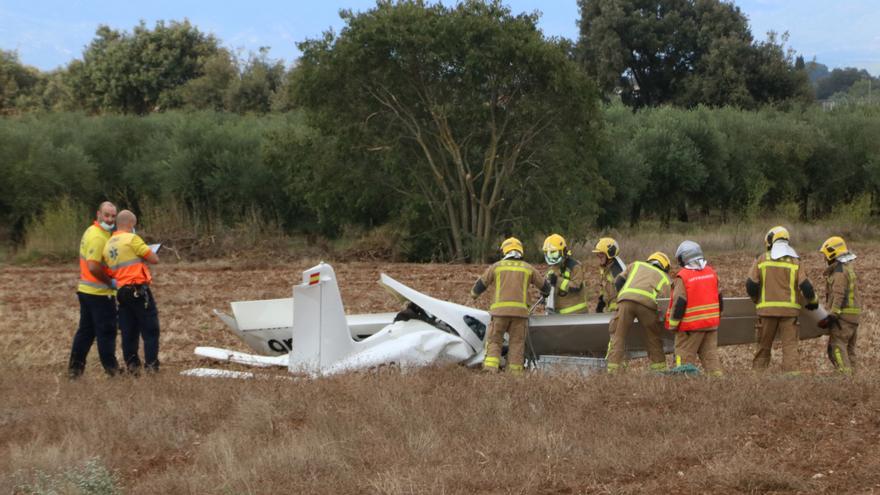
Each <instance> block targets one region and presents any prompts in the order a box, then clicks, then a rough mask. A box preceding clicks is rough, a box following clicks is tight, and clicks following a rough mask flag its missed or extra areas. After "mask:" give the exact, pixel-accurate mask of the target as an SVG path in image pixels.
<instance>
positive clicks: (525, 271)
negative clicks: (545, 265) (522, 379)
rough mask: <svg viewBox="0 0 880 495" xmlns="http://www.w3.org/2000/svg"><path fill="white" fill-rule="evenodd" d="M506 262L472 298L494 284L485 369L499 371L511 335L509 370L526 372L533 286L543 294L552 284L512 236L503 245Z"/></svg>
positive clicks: (494, 269)
mask: <svg viewBox="0 0 880 495" xmlns="http://www.w3.org/2000/svg"><path fill="white" fill-rule="evenodd" d="M501 253H502V256H503V259H502V260H501V261H499V262H497V263H495V264H493V265H491V266H490V267H489V268H487V269H486V271H485V272H483V275H482V276H481V277H480V278H479V279H478V280H477V281H476V283H475V284H474V287H473V289H471V297H473V298H474V299H476V298H478V297H479V296H480V294H482V293H483V292H485V291H486V289H488V288H489V287H492V286H493V285H494V287H495V289H494V291H493V293H494V299H493V302H492V304H491V305H490V306H489V314H491V315H492V321H491V323H489V333H488V335H487V336H486V358H485V359H484V360H483V369H485V370H489V371H498V370H499V368H500V366H501V346H502V343H503V341H504V334H505V332H506V333H507V334H508V344H509V346H508V352H507V371H510V372H512V373H522V371H523V364H524V362H525V343H526V333H527V332H528V329H529V285H530V284H531V285H533V286H535V287H536V288H538V290H540V291H541V293H542V294H543V295H545V296H546V295H547V294H549V293H550V284H549V283H548V282H547V281H546V280H544V277H542V276H541V274H540V272H538V270H536V269H535V268H534V267H532V265H530V264H528V263H526V262H525V261H522V259H521V258H522V255H523V246H522V243H521V242H520V241H519V239H516V238H515V237H510V238H508V239H506V240H505V241H504V242H503V243H501Z"/></svg>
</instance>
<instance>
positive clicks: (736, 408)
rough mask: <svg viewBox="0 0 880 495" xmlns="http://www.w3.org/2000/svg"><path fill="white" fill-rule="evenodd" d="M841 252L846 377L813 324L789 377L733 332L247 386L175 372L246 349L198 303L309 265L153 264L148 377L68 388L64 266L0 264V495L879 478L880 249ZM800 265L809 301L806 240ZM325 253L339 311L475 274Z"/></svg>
mask: <svg viewBox="0 0 880 495" xmlns="http://www.w3.org/2000/svg"><path fill="white" fill-rule="evenodd" d="M856 248H857V249H856V251H857V252H858V253H859V255H860V259H859V260H858V261H857V271H858V274H859V278H860V287H861V291H862V296H863V297H862V299H863V304H864V306H865V307H866V312H865V313H864V316H863V323H862V325H861V328H860V335H859V373H858V375H857V376H856V377H855V378H841V377H838V376H836V375H835V374H834V373H833V372H832V370H831V366H830V363H829V362H828V360H827V357H826V356H825V339H824V338H823V339H817V340H811V341H806V342H802V343H801V356H802V364H803V368H804V371H805V373H804V375H802V376H800V377H797V378H785V377H783V376H781V373H780V369H779V360H780V357H779V352H778V349H777V351H776V352H775V353H774V362H773V366H772V367H771V370H770V371H769V372H768V373H767V374H765V375H753V374H752V373H751V372H750V371H749V366H750V362H751V356H752V352H753V349H752V347H751V346H738V347H732V348H726V349H724V350H723V353H722V356H723V360H724V365H725V367H726V370H727V372H728V375H727V377H725V378H723V379H717V380H709V379H705V378H692V377H690V378H689V377H659V376H653V375H650V374H647V373H645V372H643V371H642V368H643V366H641V365H642V364H643V363H640V362H638V361H635V362H633V363H632V367H631V369H630V371H629V372H628V373H626V374H625V375H623V376H615V377H606V376H592V377H589V378H583V377H579V376H568V375H539V376H527V377H522V378H511V377H507V376H503V375H502V376H486V375H483V374H481V373H478V372H475V371H471V370H466V369H463V368H460V367H456V366H452V367H447V368H439V369H428V370H422V371H418V372H411V373H404V374H401V373H400V372H398V371H397V370H395V369H393V368H392V369H382V370H377V371H374V372H368V373H360V374H353V375H348V376H342V377H335V378H330V379H320V380H292V379H289V378H288V377H287V375H286V373H284V372H283V371H280V370H279V371H277V372H272V371H269V372H266V373H267V374H268V375H269V376H270V377H271V378H266V379H254V380H226V379H198V378H189V377H182V376H179V375H178V374H177V372H178V371H180V370H182V369H187V368H191V367H197V366H211V367H224V366H222V365H219V366H218V365H217V364H216V363H213V362H208V361H203V360H200V359H198V358H196V357H195V356H193V354H192V349H193V348H194V347H195V346H197V345H213V346H217V347H226V348H231V349H238V350H242V351H246V352H247V351H248V349H247V348H246V347H245V346H244V345H243V344H241V343H240V342H239V341H238V339H237V338H235V337H234V336H233V335H232V334H231V333H229V332H227V331H226V330H225V329H224V327H223V324H222V323H221V322H220V321H219V320H218V319H217V318H216V317H214V316H213V315H212V314H211V310H212V309H215V308H216V309H221V310H224V311H228V310H229V308H228V303H229V302H230V301H239V300H254V299H269V298H282V297H289V296H290V294H291V286H292V285H293V284H294V283H298V282H299V281H300V279H301V272H302V270H305V269H307V268H309V267H310V266H313V265H314V264H315V263H317V261H318V260H316V259H294V260H291V261H289V262H286V263H285V264H283V265H281V266H278V265H270V264H268V263H267V262H264V261H261V260H259V259H245V260H220V261H211V262H200V263H173V264H165V265H161V266H159V267H157V268H156V269H154V278H155V283H154V293H155V296H156V298H157V301H158V305H159V310H160V318H161V325H162V339H161V355H160V357H161V361H162V372H161V374H160V375H158V376H154V377H141V378H132V377H118V378H116V379H107V378H105V377H104V376H103V375H102V373H101V371H100V369H99V367H98V365H97V353H96V351H94V350H93V351H92V354H91V355H90V366H89V368H88V369H87V372H86V376H85V377H84V379H82V380H79V381H78V382H75V383H69V382H68V381H67V379H66V377H65V369H66V362H67V357H68V352H69V346H70V341H71V338H72V335H73V332H74V331H75V328H76V324H77V321H78V305H77V301H76V295H75V285H76V278H77V273H76V266H75V265H74V264H70V265H56V266H30V267H8V266H7V267H2V268H0V369H2V371H3V373H0V397H2V400H0V475H2V476H0V492H4V493H9V492H16V491H18V492H23V493H26V492H28V491H36V488H38V487H39V486H49V485H51V484H52V483H55V484H56V485H58V484H59V483H60V484H63V483H67V484H68V485H70V484H71V483H74V481H71V480H72V479H73V478H71V477H70V473H81V472H83V470H85V469H86V468H85V467H84V466H85V463H86V462H87V461H89V460H90V459H91V460H93V462H97V463H100V465H102V466H105V467H106V468H107V469H108V470H109V471H110V472H112V473H113V475H114V476H115V477H116V482H117V485H118V486H119V487H120V488H121V489H123V490H124V491H125V492H126V493H157V492H160V493H216V492H230V493H268V492H279V491H285V492H300V493H312V492H337V493H436V492H445V493H474V492H478V493H545V492H546V493H560V492H561V493H645V492H659V491H661V490H662V491H668V490H674V491H676V492H680V493H701V492H713V493H774V492H776V493H782V492H785V493H794V492H800V493H844V492H859V493H870V492H875V491H880V447H878V446H880V394H878V392H880V381H878V378H880V372H878V364H880V353H878V350H877V349H878V347H877V343H878V342H877V341H878V336H877V326H878V324H877V316H876V313H875V311H874V309H873V308H876V307H877V300H878V292H880V291H878V289H880V287H878V282H877V280H878V275H880V273H878V272H880V264H878V263H877V262H876V261H874V260H876V259H877V255H878V254H880V245H864V246H856ZM645 254H647V253H645ZM752 259H753V254H749V253H742V252H737V253H727V254H721V255H717V256H714V257H713V258H712V259H711V260H710V262H712V264H713V265H714V266H715V267H716V269H717V270H718V272H719V274H720V277H721V281H722V288H723V290H724V293H725V294H726V295H729V296H742V295H744V288H743V281H744V279H745V276H746V273H747V270H748V268H749V266H750V264H751V260H752ZM583 261H584V262H585V263H586V264H588V265H590V266H592V263H593V258H592V256H591V255H590V256H584V260H583ZM627 261H631V260H630V259H628V260H627ZM804 262H805V266H806V269H807V272H808V274H809V275H810V277H811V279H812V280H813V281H814V283H815V285H816V286H817V288H818V289H819V291H820V294H824V279H823V277H822V269H823V263H822V261H821V259H820V258H819V255H818V254H815V253H809V254H805V255H804ZM332 264H333V267H334V269H335V270H336V273H337V275H338V278H339V284H340V288H341V290H342V297H343V300H344V302H345V305H346V311H347V312H349V313H367V312H380V311H395V310H398V309H400V307H399V305H398V303H396V302H395V301H394V300H393V299H392V298H391V297H390V296H389V295H388V294H387V293H386V292H385V291H384V290H382V288H381V287H380V286H379V285H378V283H377V281H378V279H379V274H380V273H382V272H384V273H388V274H389V275H391V276H392V277H394V278H396V279H398V280H400V281H401V282H403V283H405V284H407V285H409V286H411V287H413V288H415V289H417V290H420V291H422V292H424V293H427V294H429V295H432V296H435V297H439V298H443V299H447V300H450V301H454V302H458V303H462V304H472V303H471V302H470V298H469V296H468V292H469V290H470V287H471V284H472V283H473V281H474V280H475V279H476V277H477V276H478V275H479V274H480V272H481V271H482V269H483V268H484V267H483V266H478V265H457V264H403V263H384V262H375V263H373V262H370V263H367V262H333V263H332ZM540 268H544V267H543V266H540ZM591 271H592V268H591ZM595 287H596V285H595V283H592V284H591V285H590V286H589V288H588V290H589V291H590V292H591V294H593V295H595ZM478 304H480V305H482V307H486V306H487V305H488V296H484V297H483V298H482V299H481V300H480V301H479V303H478ZM225 367H227V368H229V369H240V368H235V367H231V366H225ZM59 480H61V481H59ZM65 480H66V481H65ZM41 483H42V485H40V484H41ZM74 484H75V483H74ZM53 486H54V485H53ZM59 486H60V485H59ZM65 486H67V485H65ZM35 487H36V488H35Z"/></svg>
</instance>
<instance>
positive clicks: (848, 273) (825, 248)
mask: <svg viewBox="0 0 880 495" xmlns="http://www.w3.org/2000/svg"><path fill="white" fill-rule="evenodd" d="M819 251H821V252H822V254H823V255H824V256H825V261H827V262H828V268H827V269H826V270H825V280H826V285H825V308H826V309H827V310H828V316H827V317H825V318H824V319H823V320H822V321H820V322H819V326H820V327H821V328H828V329H829V330H830V331H831V334H830V335H829V336H828V357H829V358H830V359H831V362H832V363H833V364H834V366H835V368H837V370H838V371H840V372H841V373H846V374H852V373H853V371H855V368H856V334H857V333H858V329H859V314H860V313H861V309H860V306H859V291H858V288H857V286H856V272H855V270H854V269H853V266H852V265H853V260H855V259H856V255H855V254H854V253H852V252H850V250H849V249H847V247H846V242H845V241H844V240H843V238H842V237H838V236H834V237H829V238H828V240H826V241H825V242H824V243H823V244H822V247H821V248H820V249H819Z"/></svg>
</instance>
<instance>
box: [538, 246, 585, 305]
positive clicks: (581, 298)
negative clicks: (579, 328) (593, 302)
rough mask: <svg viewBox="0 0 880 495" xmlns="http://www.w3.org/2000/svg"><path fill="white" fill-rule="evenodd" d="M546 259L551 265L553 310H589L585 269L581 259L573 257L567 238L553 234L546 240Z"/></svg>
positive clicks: (549, 271)
mask: <svg viewBox="0 0 880 495" xmlns="http://www.w3.org/2000/svg"><path fill="white" fill-rule="evenodd" d="M543 251H544V260H546V261H547V264H548V265H550V266H549V269H548V273H547V281H548V282H550V287H552V288H553V307H552V308H549V307H548V312H549V311H552V312H555V313H559V314H561V315H569V314H578V313H586V312H587V309H588V308H587V290H586V284H585V283H584V269H583V266H582V265H581V263H580V262H579V261H577V260H576V259H574V258H572V257H571V250H569V249H568V246H567V245H566V244H565V239H564V238H563V237H562V236H561V235H559V234H552V235H550V236H548V237H547V239H545V240H544V249H543Z"/></svg>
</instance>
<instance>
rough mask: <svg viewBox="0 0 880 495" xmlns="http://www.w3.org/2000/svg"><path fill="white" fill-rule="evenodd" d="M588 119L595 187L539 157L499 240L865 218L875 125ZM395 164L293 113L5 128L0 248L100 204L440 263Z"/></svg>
mask: <svg viewBox="0 0 880 495" xmlns="http://www.w3.org/2000/svg"><path fill="white" fill-rule="evenodd" d="M604 117H605V118H604V121H605V124H604V128H603V129H602V132H601V135H600V143H599V144H598V145H593V148H592V149H593V156H594V159H595V161H596V162H598V164H599V170H598V173H597V172H596V171H595V169H594V168H593V167H592V166H585V167H583V168H581V167H580V166H579V164H580V163H584V162H583V161H582V160H581V159H580V158H579V157H578V156H574V151H573V150H575V149H583V148H578V147H576V146H572V145H571V143H568V142H567V141H564V140H555V141H548V142H547V143H545V145H544V146H541V147H539V149H540V153H541V154H542V156H541V157H539V158H540V160H541V161H542V162H549V161H555V162H556V163H564V164H566V167H554V168H552V169H547V170H546V171H544V173H537V174H533V175H532V176H531V178H530V179H529V181H528V182H523V183H517V184H516V187H515V191H517V192H515V193H514V194H516V195H517V196H516V197H517V201H515V202H513V203H512V206H511V207H510V208H509V209H507V210H505V211H504V212H503V214H504V215H505V216H504V221H503V226H504V230H505V231H508V232H511V233H516V234H517V235H520V236H522V237H523V238H526V239H528V238H532V237H536V236H537V237H540V236H541V235H543V234H546V233H547V232H549V231H561V232H564V233H565V234H566V235H567V236H569V237H570V238H572V239H579V238H583V237H585V236H587V235H588V233H589V232H591V231H592V230H593V229H595V228H597V227H598V228H613V227H617V226H623V225H624V224H626V223H630V222H637V221H638V220H640V219H650V220H656V221H660V222H661V223H666V224H668V223H669V222H671V221H690V222H695V221H696V222H707V221H708V222H717V221H738V220H742V219H753V218H756V217H761V216H767V215H768V214H775V213H783V212H786V214H787V215H789V216H790V217H791V216H799V217H801V218H800V220H803V221H811V220H815V219H821V218H829V219H841V218H857V219H858V221H860V222H866V221H869V220H870V219H871V218H873V217H874V216H875V215H876V214H877V212H878V194H877V193H878V188H880V140H878V139H877V136H880V108H877V107H870V106H864V107H855V106H851V107H845V108H843V109H840V110H836V111H830V112H823V111H821V110H819V109H814V110H809V111H805V112H779V111H774V110H762V111H758V112H747V111H740V110H734V109H729V108H725V109H717V110H715V109H707V108H696V109H693V110H680V109H672V108H659V109H650V110H644V111H641V112H638V113H633V112H631V111H630V110H629V109H627V108H625V107H623V106H620V105H612V106H609V107H606V108H605V110H604ZM410 159H411V157H407V156H405V155H400V154H395V153H375V152H372V151H369V150H366V151H365V150H363V149H358V148H354V147H351V146H347V143H346V142H344V141H343V140H341V139H340V138H338V137H336V138H331V137H327V136H326V135H324V134H322V133H321V132H319V131H317V130H316V129H313V128H311V127H309V126H308V125H307V124H306V121H305V119H304V118H303V116H302V115H301V114H300V113H297V112H291V113H287V114H272V115H264V116H241V115H236V114H225V113H214V112H196V113H185V112H169V113H164V114H154V115H150V116H146V117H136V116H121V115H107V116H86V115H83V114H79V113H48V114H30V115H26V116H21V117H5V118H2V119H0V223H2V224H3V225H2V227H3V228H2V229H0V231H2V232H5V233H6V234H4V235H10V236H11V237H12V240H13V241H14V242H15V243H17V244H18V245H20V246H23V245H24V243H25V241H24V233H25V231H26V230H27V229H28V227H29V226H30V230H31V235H30V241H31V248H32V249H30V250H32V251H41V250H47V249H48V250H51V248H50V247H48V245H46V244H45V242H44V241H45V239H47V238H48V236H51V231H53V230H58V229H62V227H60V226H59V225H58V219H59V218H70V217H71V216H72V214H71V212H76V213H75V216H76V217H77V218H79V217H80V216H82V217H83V218H82V219H81V221H78V223H81V224H82V225H79V226H77V227H76V228H75V229H73V230H75V231H79V229H81V228H82V227H83V226H84V225H85V224H86V223H87V222H88V221H89V218H90V217H91V215H92V213H91V212H93V211H94V210H95V208H96V207H97V205H98V203H99V202H100V201H102V200H104V199H110V200H112V201H114V202H116V203H118V204H119V205H120V207H128V208H133V209H134V210H135V211H136V212H137V213H144V212H149V215H148V216H146V217H144V218H143V221H144V222H145V223H150V222H152V223H155V224H156V225H157V227H159V230H162V229H171V230H174V232H173V235H174V236H177V237H182V236H183V235H184V234H183V233H182V232H181V231H182V230H185V229H186V228H187V224H191V225H189V227H191V230H192V233H193V234H192V235H193V236H198V235H209V234H212V233H213V232H214V231H216V230H217V229H221V228H223V227H224V226H226V227H228V228H230V229H237V228H238V229H240V228H241V225H243V222H244V223H247V222H248V220H247V219H248V218H254V217H255V216H259V217H260V218H261V221H262V222H264V223H263V224H262V225H264V227H261V228H273V229H276V228H277V229H281V230H283V233H288V234H291V233H295V234H308V235H311V234H316V235H320V236H322V237H330V238H332V237H337V236H340V235H344V233H345V232H352V231H359V230H358V229H361V231H362V230H364V229H366V230H369V229H372V228H375V227H378V226H381V225H390V226H392V231H393V232H395V234H396V236H395V238H396V240H395V241H394V242H395V243H399V246H395V252H397V253H400V255H401V256H403V257H406V258H409V259H422V260H425V259H438V258H443V257H445V256H447V255H448V246H446V247H445V246H444V245H443V241H438V239H442V238H444V233H443V231H442V228H443V227H442V222H438V221H437V219H436V218H435V217H434V216H433V215H434V213H433V212H432V210H431V208H430V207H429V205H428V204H427V203H426V202H425V201H424V198H421V197H420V195H419V194H417V193H416V192H415V191H414V190H407V189H406V188H405V187H402V186H401V181H400V180H398V179H399V177H395V176H393V175H392V174H393V173H394V171H399V170H400V168H401V167H404V166H406V163H407V160H410ZM551 170H552V172H551ZM62 198H64V199H63V201H62ZM59 201H61V202H60V203H59ZM59 204H62V205H63V206H64V207H63V208H62V209H63V210H64V211H60V210H59V211H56V210H58V208H59V206H58V205H59ZM596 204H598V205H599V208H598V209H596V207H595V205H596ZM169 205H170V206H169ZM166 210H167V211H166ZM83 212H88V215H86V213H83ZM164 215H167V216H168V217H169V218H168V219H167V221H164V224H163V216H164ZM171 217H174V218H171ZM172 220H173V221H172ZM791 220H796V218H791ZM53 222H54V223H53ZM47 229H48V230H47ZM151 230H152V233H153V234H155V235H158V236H162V235H163V232H157V231H156V229H151ZM501 234H502V232H498V235H499V236H500V235H501ZM167 235H172V232H170V231H169V232H168V233H167ZM40 243H43V244H40ZM492 247H493V246H486V248H487V249H489V248H492Z"/></svg>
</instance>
